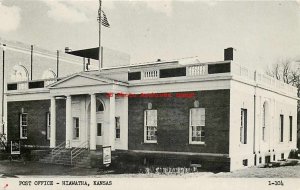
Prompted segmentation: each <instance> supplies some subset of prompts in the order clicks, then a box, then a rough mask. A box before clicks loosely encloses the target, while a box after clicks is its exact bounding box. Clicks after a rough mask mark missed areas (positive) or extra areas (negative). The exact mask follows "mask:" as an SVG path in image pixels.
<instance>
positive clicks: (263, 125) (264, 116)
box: [262, 102, 266, 141]
mask: <svg viewBox="0 0 300 190" xmlns="http://www.w3.org/2000/svg"><path fill="white" fill-rule="evenodd" d="M262 122H263V123H262V140H263V141H265V140H266V137H265V136H266V102H265V103H264V105H263V113H262Z"/></svg>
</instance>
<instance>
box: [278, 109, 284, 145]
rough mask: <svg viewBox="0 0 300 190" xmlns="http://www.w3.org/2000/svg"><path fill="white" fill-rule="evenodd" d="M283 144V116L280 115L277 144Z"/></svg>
mask: <svg viewBox="0 0 300 190" xmlns="http://www.w3.org/2000/svg"><path fill="white" fill-rule="evenodd" d="M281 118H282V121H281ZM281 124H282V125H281ZM283 142H284V115H283V114H280V115H279V143H283Z"/></svg>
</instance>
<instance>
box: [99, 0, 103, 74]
mask: <svg viewBox="0 0 300 190" xmlns="http://www.w3.org/2000/svg"><path fill="white" fill-rule="evenodd" d="M101 6H102V0H99V10H98V19H99V52H98V53H99V65H98V66H99V72H100V71H101V69H102V55H101V52H102V51H101V24H102V23H101V22H102V21H101V11H102V10H101V8H102V7H101Z"/></svg>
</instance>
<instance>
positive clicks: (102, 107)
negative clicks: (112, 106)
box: [97, 101, 104, 112]
mask: <svg viewBox="0 0 300 190" xmlns="http://www.w3.org/2000/svg"><path fill="white" fill-rule="evenodd" d="M98 111H104V106H103V104H102V102H100V101H97V112H98Z"/></svg>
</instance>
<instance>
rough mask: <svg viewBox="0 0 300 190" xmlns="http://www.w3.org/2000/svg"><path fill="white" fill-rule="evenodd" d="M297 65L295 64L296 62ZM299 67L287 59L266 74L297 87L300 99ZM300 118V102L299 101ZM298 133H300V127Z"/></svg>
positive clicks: (272, 67) (299, 112) (273, 66)
mask: <svg viewBox="0 0 300 190" xmlns="http://www.w3.org/2000/svg"><path fill="white" fill-rule="evenodd" d="M294 63H295V62H294ZM296 66H297V65H293V61H291V60H289V59H286V60H284V61H281V62H279V63H276V64H274V65H272V66H271V68H268V69H267V71H266V74H267V75H269V76H271V77H274V78H276V79H277V80H281V81H283V82H284V83H287V84H291V85H293V86H295V87H297V89H298V91H297V95H298V97H300V70H299V68H297V67H296ZM297 110H298V117H299V116H300V101H299V100H298V106H297ZM297 132H298V133H299V132H300V127H298V129H297Z"/></svg>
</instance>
